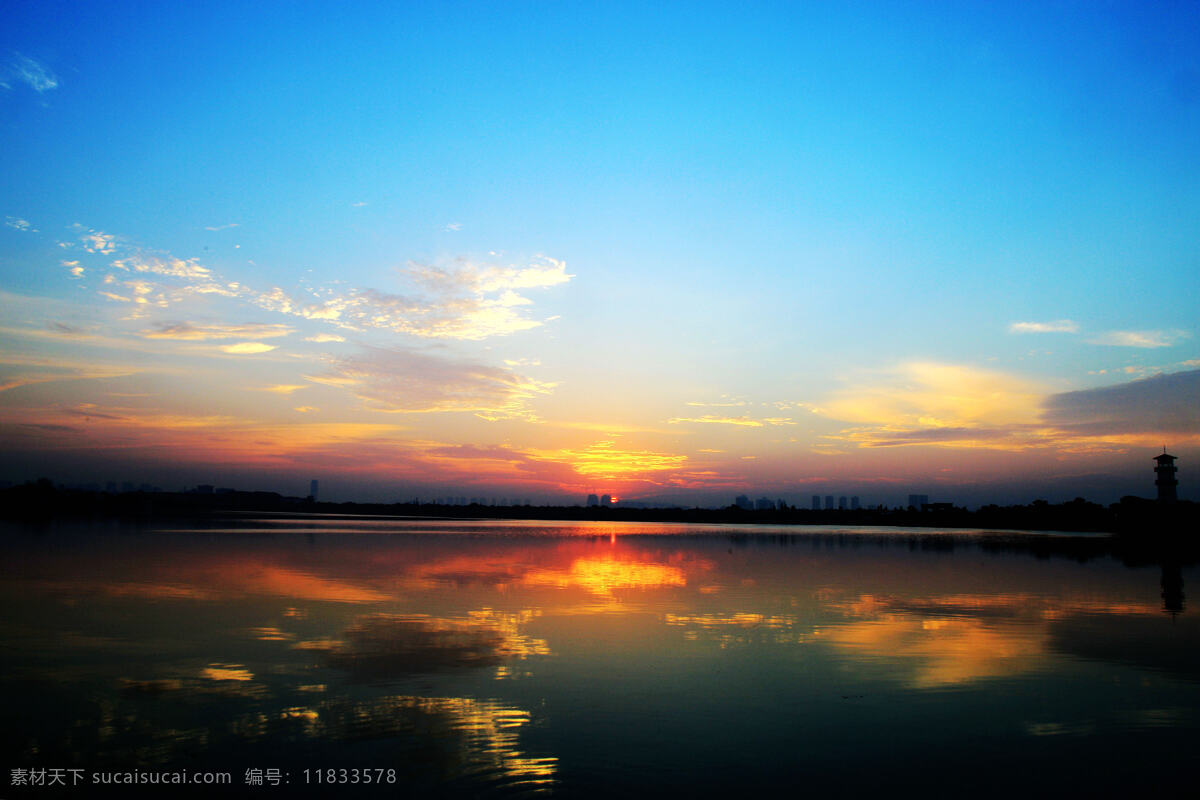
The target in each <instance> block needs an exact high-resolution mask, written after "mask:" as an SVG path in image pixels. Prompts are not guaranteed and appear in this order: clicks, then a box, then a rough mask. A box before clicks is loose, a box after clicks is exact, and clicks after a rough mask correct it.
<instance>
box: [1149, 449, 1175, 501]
mask: <svg viewBox="0 0 1200 800" xmlns="http://www.w3.org/2000/svg"><path fill="white" fill-rule="evenodd" d="M1154 460H1155V461H1157V462H1158V466H1157V467H1155V468H1154V474H1155V476H1156V477H1155V479H1154V485H1155V486H1157V487H1158V502H1160V503H1174V502H1175V500H1176V499H1177V497H1176V490H1175V487H1176V486H1178V485H1179V481H1178V480H1176V479H1175V456H1172V455H1167V448H1166V447H1164V448H1163V451H1162V455H1161V456H1155V457H1154Z"/></svg>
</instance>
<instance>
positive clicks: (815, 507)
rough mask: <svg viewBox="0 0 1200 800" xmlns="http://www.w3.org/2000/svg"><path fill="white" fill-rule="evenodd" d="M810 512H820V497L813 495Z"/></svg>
mask: <svg viewBox="0 0 1200 800" xmlns="http://www.w3.org/2000/svg"><path fill="white" fill-rule="evenodd" d="M812 510H813V511H820V510H821V495H819V494H814V495H813V503H812Z"/></svg>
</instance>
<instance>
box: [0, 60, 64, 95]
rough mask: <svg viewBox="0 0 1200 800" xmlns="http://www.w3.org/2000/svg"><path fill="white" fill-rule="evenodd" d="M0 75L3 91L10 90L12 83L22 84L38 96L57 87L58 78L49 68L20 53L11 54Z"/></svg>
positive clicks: (0, 84)
mask: <svg viewBox="0 0 1200 800" xmlns="http://www.w3.org/2000/svg"><path fill="white" fill-rule="evenodd" d="M0 75H2V77H0V86H2V87H4V88H5V89H11V88H12V82H19V83H23V84H25V85H26V86H28V87H29V88H30V89H33V90H34V91H35V92H38V93H39V94H40V93H42V92H48V91H50V90H51V89H54V88H57V87H58V76H57V75H55V74H54V73H53V72H52V71H51V70H50V68H49V67H47V66H46V65H45V64H43V63H41V62H40V61H38V60H36V59H33V58H30V57H29V56H26V55H22V54H21V53H13V55H12V58H10V59H9V60H8V63H7V64H6V65H5V66H4V69H3V72H2V73H0Z"/></svg>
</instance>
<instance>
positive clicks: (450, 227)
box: [442, 222, 462, 233]
mask: <svg viewBox="0 0 1200 800" xmlns="http://www.w3.org/2000/svg"><path fill="white" fill-rule="evenodd" d="M442 230H443V231H445V232H446V233H450V232H452V231H461V230H462V223H461V222H451V223H448V224H447V225H446V227H444V228H442Z"/></svg>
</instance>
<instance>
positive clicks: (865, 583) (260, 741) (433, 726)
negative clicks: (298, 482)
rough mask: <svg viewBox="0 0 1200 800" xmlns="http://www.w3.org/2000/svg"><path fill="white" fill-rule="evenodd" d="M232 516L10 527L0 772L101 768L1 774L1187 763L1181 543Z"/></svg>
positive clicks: (416, 773) (808, 770)
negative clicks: (1161, 556) (1058, 543)
mask: <svg viewBox="0 0 1200 800" xmlns="http://www.w3.org/2000/svg"><path fill="white" fill-rule="evenodd" d="M222 525H223V527H213V528H207V529H190V530H181V529H178V528H169V527H164V526H157V527H155V526H142V527H135V526H132V525H115V524H113V525H94V526H62V525H59V526H52V527H48V528H40V529H33V528H28V527H20V526H8V527H6V528H4V529H3V530H2V531H0V532H2V533H3V539H2V542H3V543H2V544H0V552H2V555H3V559H4V564H5V570H4V578H3V582H2V584H0V586H2V588H0V591H2V592H3V603H4V606H3V607H4V609H5V614H4V616H3V619H2V620H0V629H2V632H3V633H2V636H0V642H2V644H3V648H4V665H3V667H2V669H0V680H2V682H3V683H2V688H3V693H4V694H3V696H4V704H3V710H2V711H0V714H2V715H3V734H2V735H3V747H4V751H3V752H4V755H5V762H6V763H5V775H4V782H5V784H7V785H6V786H5V791H4V792H3V793H0V795H2V796H6V797H9V796H48V795H49V794H50V793H51V792H54V793H55V796H68V795H72V796H80V797H83V796H89V795H92V794H95V793H96V790H95V788H94V787H91V786H89V785H85V784H83V783H81V784H79V785H77V786H75V787H73V788H67V789H62V788H58V789H54V790H51V789H49V788H45V787H28V788H26V787H21V786H13V785H11V784H12V781H13V780H14V778H13V774H14V770H21V769H28V770H38V769H44V770H53V769H69V768H77V769H84V770H86V773H84V775H85V779H86V780H89V781H90V780H91V775H92V773H93V772H98V771H120V770H125V771H133V772H137V771H141V772H145V773H148V772H151V771H153V772H160V771H168V770H174V771H179V770H190V771H200V770H212V771H225V772H228V773H230V775H231V780H232V786H231V787H230V788H229V789H227V790H225V792H223V793H239V792H245V793H247V794H252V795H254V796H258V797H277V798H284V797H291V796H296V795H298V794H304V793H314V794H318V793H326V792H327V790H328V788H329V787H327V786H323V785H320V784H318V783H317V782H316V781H317V777H318V776H317V773H316V770H327V769H334V770H342V769H345V770H348V772H347V773H345V774H344V775H343V774H341V773H335V774H333V778H334V779H335V781H341V780H343V779H344V780H347V781H349V780H352V779H353V777H354V773H353V770H354V769H356V768H357V769H360V770H365V769H371V770H377V769H378V770H385V771H386V770H392V771H393V772H392V773H386V772H385V773H383V776H384V779H385V781H386V780H387V778H388V777H391V778H392V779H393V780H394V781H395V783H390V784H387V783H385V785H383V786H365V785H363V784H362V783H361V779H362V773H360V783H359V784H357V785H349V784H347V785H344V786H340V787H339V788H340V792H339V794H340V795H342V796H347V797H357V796H362V797H368V796H385V795H386V796H437V795H454V796H460V795H461V796H489V795H500V796H507V795H521V794H543V793H545V794H552V795H555V796H560V797H578V796H588V797H593V796H595V797H599V796H605V797H611V796H642V795H648V794H659V795H662V794H688V795H692V796H697V795H712V796H715V795H720V794H727V793H730V792H738V793H739V794H744V793H746V792H747V791H748V792H751V793H754V794H768V793H771V794H774V793H779V792H783V791H790V792H801V791H802V792H804V793H806V794H809V795H811V796H816V797H824V796H839V795H844V796H858V795H863V794H866V793H868V792H870V793H877V792H886V793H888V794H890V795H917V794H919V795H922V796H927V797H928V796H935V797H936V796H952V795H953V796H960V795H965V794H985V795H993V796H999V795H1002V794H1011V793H1013V792H1020V793H1022V794H1026V795H1035V796H1049V795H1064V794H1065V795H1067V796H1073V795H1081V794H1085V793H1086V794H1091V795H1102V796H1112V795H1123V794H1128V793H1130V792H1133V791H1147V790H1150V791H1159V790H1168V789H1183V788H1185V787H1194V786H1195V782H1196V778H1195V777H1194V776H1196V774H1197V772H1196V770H1197V766H1200V764H1198V760H1197V755H1196V754H1197V753H1198V752H1200V682H1198V680H1197V679H1198V678H1200V623H1198V622H1197V614H1196V613H1195V611H1194V610H1193V609H1192V608H1191V606H1190V605H1189V603H1188V600H1187V597H1186V592H1187V590H1188V589H1189V588H1190V587H1193V586H1197V585H1200V584H1197V582H1196V577H1197V574H1196V573H1197V570H1196V568H1195V567H1193V566H1180V565H1177V564H1166V565H1162V564H1154V565H1149V566H1139V567H1127V566H1125V565H1123V564H1121V563H1119V562H1116V561H1114V560H1111V559H1103V558H1102V559H1092V560H1088V561H1085V562H1080V561H1079V560H1076V559H1072V558H1068V557H1048V558H1047V557H1041V558H1037V557H1034V556H1033V555H1030V554H1028V553H1026V552H1020V551H1019V550H1013V551H996V550H994V549H991V548H988V547H985V546H984V545H985V543H986V542H987V541H988V538H987V537H986V536H983V535H979V536H974V537H972V536H966V537H957V538H954V539H953V540H951V539H949V538H947V539H945V542H946V545H945V546H941V545H939V544H938V539H937V537H936V536H932V537H931V536H928V533H929V532H928V531H921V532H920V533H921V534H922V536H921V537H920V538H915V537H914V534H915V533H916V532H914V531H882V532H878V531H877V532H874V533H870V532H866V531H857V532H856V531H837V530H836V529H797V528H777V529H776V528H746V527H724V526H689V525H651V524H603V523H584V524H578V523H513V522H492V521H481V522H469V521H468V522H464V521H436V520H396V519H391V520H379V519H362V518H359V519H338V518H318V517H290V518H271V519H243V520H236V521H231V522H229V523H228V524H225V523H222ZM248 770H259V771H261V773H262V774H263V775H264V776H266V785H262V786H256V785H247V783H246V780H247V774H248ZM268 770H277V772H274V773H272V772H268ZM306 770H307V772H306ZM328 774H329V773H325V772H322V774H321V776H320V777H321V778H322V780H324V779H325V777H326V776H327V775H328ZM374 774H376V775H378V773H374ZM250 777H251V780H253V779H254V773H250ZM273 779H277V780H278V781H279V785H278V786H275V785H271V784H272V782H273ZM68 782H69V781H68ZM139 789H140V793H141V794H144V795H146V796H152V795H162V794H164V793H163V792H162V790H161V789H160V788H158V787H149V786H142V787H133V789H132V790H129V791H125V790H123V791H124V792H125V794H126V795H139V791H138V790H139ZM195 791H196V792H200V793H201V794H205V795H207V794H213V793H214V792H213V791H212V790H211V789H209V790H205V791H201V790H195ZM175 793H182V792H179V790H178V789H174V790H172V792H171V794H175Z"/></svg>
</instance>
